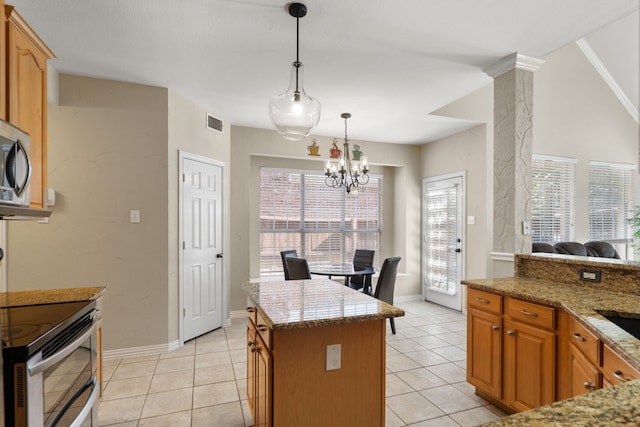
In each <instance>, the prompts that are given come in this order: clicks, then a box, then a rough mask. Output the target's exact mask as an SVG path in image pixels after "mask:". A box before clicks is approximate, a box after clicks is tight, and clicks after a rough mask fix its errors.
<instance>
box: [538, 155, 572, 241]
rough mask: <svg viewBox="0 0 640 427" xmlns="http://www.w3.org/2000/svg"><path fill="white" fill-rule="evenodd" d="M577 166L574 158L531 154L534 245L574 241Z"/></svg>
mask: <svg viewBox="0 0 640 427" xmlns="http://www.w3.org/2000/svg"><path fill="white" fill-rule="evenodd" d="M577 163H578V162H577V160H576V159H574V158H569V157H556V156H546V155H541V154H534V155H533V162H532V167H531V169H532V174H531V175H532V182H531V202H532V205H533V207H532V221H531V231H532V235H533V236H532V240H533V242H545V243H556V242H563V241H573V240H575V222H576V200H575V199H576V196H575V195H576V168H577ZM536 164H537V165H536Z"/></svg>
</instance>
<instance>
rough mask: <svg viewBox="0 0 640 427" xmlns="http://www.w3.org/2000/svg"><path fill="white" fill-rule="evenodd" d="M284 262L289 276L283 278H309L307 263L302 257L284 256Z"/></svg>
mask: <svg viewBox="0 0 640 427" xmlns="http://www.w3.org/2000/svg"><path fill="white" fill-rule="evenodd" d="M284 262H285V263H286V264H287V269H288V270H289V278H288V279H285V280H302V279H311V273H310V272H309V263H307V260H306V259H304V258H294V257H290V256H288V257H285V258H284Z"/></svg>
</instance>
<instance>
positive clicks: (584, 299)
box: [461, 277, 640, 427]
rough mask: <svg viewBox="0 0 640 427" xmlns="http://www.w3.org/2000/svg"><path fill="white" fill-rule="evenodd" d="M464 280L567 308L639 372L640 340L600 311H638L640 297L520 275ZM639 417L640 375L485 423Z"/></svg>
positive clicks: (604, 422)
mask: <svg viewBox="0 0 640 427" xmlns="http://www.w3.org/2000/svg"><path fill="white" fill-rule="evenodd" d="M461 283H462V284H463V285H466V286H468V287H470V288H473V289H478V290H482V291H488V292H493V293H496V294H500V295H503V296H508V297H514V298H518V299H522V300H525V301H530V302H534V303H539V304H544V305H549V306H553V307H557V308H563V309H565V310H567V311H568V312H569V313H571V314H572V315H574V316H575V317H576V318H577V319H578V321H580V322H581V323H583V324H585V325H586V326H588V327H589V329H590V330H592V331H593V332H595V333H596V335H597V336H598V338H600V339H601V340H602V341H603V342H605V343H607V344H608V345H610V346H611V347H612V348H614V349H615V350H616V351H617V352H618V353H619V354H620V356H621V357H622V358H623V359H624V360H626V361H627V362H628V363H629V364H631V365H632V366H633V367H634V368H635V369H638V370H640V340H638V339H637V338H635V337H633V336H632V335H630V334H629V333H627V332H626V331H624V330H622V329H621V328H619V327H618V326H616V325H615V324H614V323H613V322H610V321H609V320H607V319H605V318H604V317H603V316H602V315H600V314H599V313H598V311H601V312H605V311H606V312H610V313H629V314H633V313H638V312H640V296H638V295H632V294H625V293H621V292H611V291H604V290H597V289H593V288H588V287H581V286H576V285H570V284H559V283H555V282H550V281H545V280H539V279H528V278H521V277H505V278H495V279H477V280H463V281H462V282H461ZM637 420H640V379H638V380H633V381H628V382H625V383H621V384H617V385H614V386H610V387H606V388H602V389H599V390H596V391H593V392H591V393H587V394H583V395H580V396H576V397H572V398H569V399H566V400H563V401H559V402H555V403H552V404H549V405H545V406H541V407H539V408H534V409H531V410H528V411H524V412H520V413H516V414H513V415H510V416H508V417H504V418H501V419H500V420H497V421H494V422H491V423H487V424H483V426H486V427H489V426H490V427H501V426H511V427H520V426H549V425H553V426H576V427H578V426H590V427H591V426H592V427H596V426H597V427H605V426H618V425H640V424H638V423H637ZM634 422H636V424H634Z"/></svg>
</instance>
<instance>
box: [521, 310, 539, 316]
mask: <svg viewBox="0 0 640 427" xmlns="http://www.w3.org/2000/svg"><path fill="white" fill-rule="evenodd" d="M520 313H522V314H524V315H525V316H529V317H538V313H530V312H528V311H527V310H525V309H522V310H520Z"/></svg>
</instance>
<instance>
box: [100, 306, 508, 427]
mask: <svg viewBox="0 0 640 427" xmlns="http://www.w3.org/2000/svg"><path fill="white" fill-rule="evenodd" d="M395 305H396V306H398V307H400V308H402V309H404V310H405V312H406V316H405V317H402V318H397V319H396V329H397V334H396V335H392V334H391V329H390V328H389V326H388V325H389V322H387V381H386V396H387V399H386V404H387V410H386V426H387V427H400V426H420V427H428V426H437V427H448V426H475V425H480V424H483V423H485V422H489V421H493V420H496V419H498V418H499V417H501V416H504V415H505V413H504V412H502V411H501V410H500V409H498V408H496V407H495V406H493V405H491V404H489V403H488V402H486V401H485V400H483V399H481V398H479V397H478V396H476V395H475V394H474V388H473V387H472V386H471V385H470V384H468V383H467V382H466V381H465V359H466V338H465V334H466V317H465V316H464V315H463V314H461V313H459V312H456V311H452V310H449V309H446V308H443V307H441V306H438V305H435V304H431V303H427V302H421V301H411V302H398V303H396V304H395ZM245 328H246V321H245V320H244V319H234V320H233V322H232V324H231V326H229V327H227V328H224V329H218V330H216V331H213V332H210V333H208V334H206V335H203V336H201V337H199V338H197V339H195V340H192V341H189V342H187V343H186V344H185V346H184V347H182V348H180V349H178V350H176V351H173V352H171V353H168V354H158V355H151V356H143V357H131V358H124V359H117V360H105V361H104V381H105V387H104V393H103V397H102V400H101V403H100V407H99V421H100V425H101V426H119V427H136V426H137V427H143V426H154V427H163V426H167V427H182V426H185V427H187V426H188V427H205V426H206V427H245V426H251V425H252V424H253V420H252V419H251V414H250V412H249V409H248V406H247V401H246V395H247V393H246V388H247V386H246V361H247V355H246V350H245V346H246V330H245Z"/></svg>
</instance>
